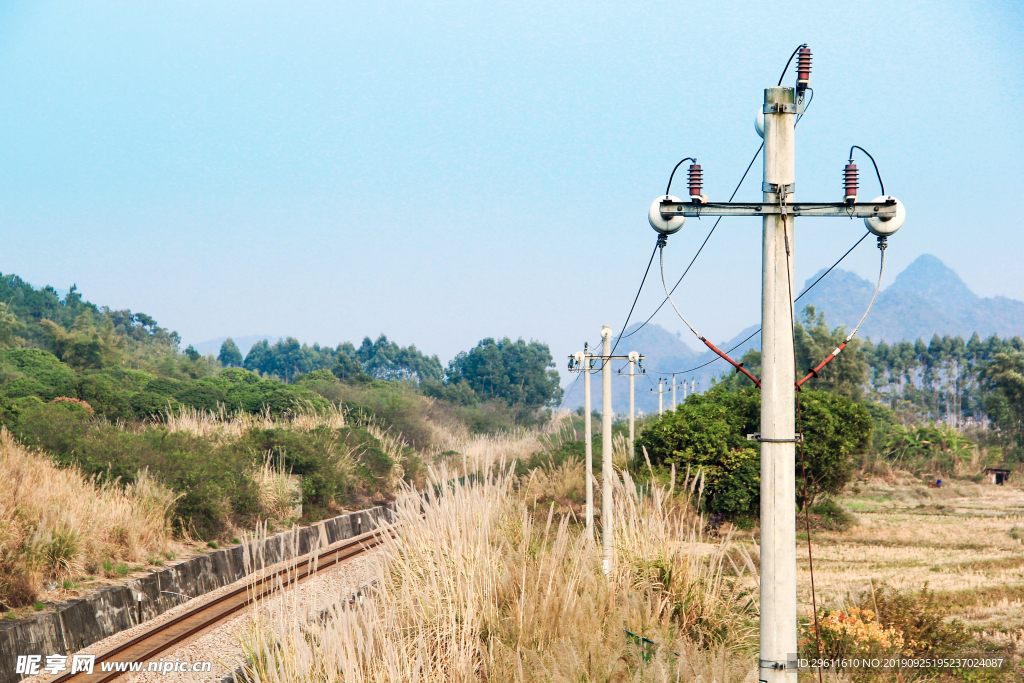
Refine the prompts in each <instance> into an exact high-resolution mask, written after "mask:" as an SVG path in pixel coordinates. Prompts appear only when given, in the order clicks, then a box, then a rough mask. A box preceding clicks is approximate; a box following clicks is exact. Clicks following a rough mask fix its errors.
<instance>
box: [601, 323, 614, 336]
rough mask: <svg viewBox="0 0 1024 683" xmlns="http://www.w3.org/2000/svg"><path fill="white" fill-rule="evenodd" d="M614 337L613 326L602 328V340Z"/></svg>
mask: <svg viewBox="0 0 1024 683" xmlns="http://www.w3.org/2000/svg"><path fill="white" fill-rule="evenodd" d="M611 336H612V327H611V325H605V326H604V327H602V328H601V339H609V338H610V337H611Z"/></svg>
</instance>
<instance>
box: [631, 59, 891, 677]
mask: <svg viewBox="0 0 1024 683" xmlns="http://www.w3.org/2000/svg"><path fill="white" fill-rule="evenodd" d="M798 53H799V58H798V60H797V82H796V87H795V88H793V87H769V88H765V90H764V105H763V107H762V108H761V111H759V112H758V121H757V128H758V132H759V133H761V134H762V137H763V138H764V180H763V182H762V183H761V191H762V193H763V197H762V200H761V201H759V202H736V203H733V202H717V203H716V202H709V201H708V200H707V197H706V196H705V195H702V194H701V186H700V177H701V175H700V174H701V169H700V167H699V166H696V162H694V165H693V166H691V187H690V195H691V196H690V198H689V199H688V200H686V201H682V200H679V199H676V198H675V197H672V196H669V195H664V196H662V197H659V198H658V199H656V200H655V203H654V204H652V206H651V211H650V214H649V218H650V221H651V226H652V227H654V229H655V230H657V231H658V232H659V233H661V234H662V235H670V234H672V233H674V232H676V231H677V230H679V229H680V228H681V227H682V222H681V221H680V220H679V218H681V217H684V216H704V217H708V216H759V217H761V218H762V259H761V264H762V275H761V289H762V297H761V357H762V373H763V374H762V377H761V379H760V385H761V432H760V434H751V435H749V436H748V438H751V439H755V440H757V441H759V442H760V444H761V642H760V657H759V661H758V666H759V671H758V673H759V675H758V679H759V680H761V681H764V682H765V683H784V682H792V681H794V680H796V679H795V677H794V676H795V674H796V661H795V660H796V656H797V601H796V513H795V510H796V492H795V477H794V474H795V472H796V466H795V449H796V443H797V441H798V440H799V438H800V436H799V435H798V434H797V433H796V428H795V391H796V378H795V367H794V355H793V324H794V323H793V315H794V310H793V303H794V301H793V262H794V258H793V247H794V219H795V217H796V216H830V217H835V218H854V217H857V218H865V219H867V220H865V223H866V224H867V228H868V230H870V231H871V232H872V233H873V234H875V235H876V236H877V237H878V240H879V248H880V249H884V248H885V240H886V238H887V237H888V236H889V235H891V234H893V233H894V232H896V230H898V229H899V227H900V226H901V225H902V224H903V220H904V217H905V213H904V209H903V206H902V204H899V202H897V200H896V199H895V198H894V197H892V196H891V195H883V196H881V197H878V198H877V199H875V200H874V201H873V202H865V203H858V202H857V197H856V179H854V180H853V183H852V184H851V183H850V182H848V183H847V192H846V198H845V201H843V202H832V203H795V202H793V198H794V192H795V191H796V183H795V180H794V177H795V149H796V144H795V140H796V139H795V135H794V132H795V126H796V120H797V117H798V116H800V115H802V114H803V113H804V110H805V107H806V105H807V103H808V99H807V91H808V87H807V86H808V80H809V78H810V70H811V51H810V49H808V48H807V46H806V45H803V46H801V47H800V48H799V49H798ZM796 54H797V53H794V55H796ZM762 119H763V126H762V124H761V120H762ZM851 154H852V150H851ZM680 163H681V162H680ZM851 166H852V160H851ZM848 168H850V167H848ZM853 168H854V169H855V167H853ZM854 173H856V171H855V170H854ZM879 182H880V183H881V177H879ZM883 192H884V190H883ZM658 204H660V209H659V207H658ZM865 315H866V314H865ZM691 329H692V328H691ZM698 336H700V335H698ZM701 340H702V341H704V342H705V344H708V346H710V347H711V348H712V350H715V348H714V346H713V345H711V344H710V343H709V342H707V341H706V340H705V339H704V338H703V337H701ZM840 350H841V347H840V348H839V349H837V350H836V351H834V352H833V354H832V355H833V356H834V355H835V354H838V353H839V351H840ZM719 355H722V356H723V357H725V356H724V354H722V353H721V352H719ZM730 362H732V361H731V360H730ZM733 364H734V365H737V367H738V368H739V367H741V366H740V365H738V364H736V363H733ZM823 365H824V363H823V364H822V366H823ZM820 367H821V366H819V368H818V369H820ZM815 372H816V370H812V371H811V373H812V374H814V373H815ZM751 377H752V376H751ZM752 379H753V377H752ZM756 381H757V380H755V382H756Z"/></svg>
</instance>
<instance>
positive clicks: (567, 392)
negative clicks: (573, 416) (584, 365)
mask: <svg viewBox="0 0 1024 683" xmlns="http://www.w3.org/2000/svg"><path fill="white" fill-rule="evenodd" d="M579 379H580V376H579V373H577V374H576V377H575V378H574V379H573V381H572V384H570V385H569V388H568V389H566V390H565V393H564V394H562V400H561V401H559V402H558V407H559V408H561V407H562V406H563V405H564V404H565V399H567V398H569V394H570V393H572V390H573V389H574V388H575V387H576V382H578V381H579Z"/></svg>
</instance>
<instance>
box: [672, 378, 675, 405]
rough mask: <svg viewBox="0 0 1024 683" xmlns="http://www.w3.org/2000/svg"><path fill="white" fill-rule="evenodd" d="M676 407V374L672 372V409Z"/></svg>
mask: <svg viewBox="0 0 1024 683" xmlns="http://www.w3.org/2000/svg"><path fill="white" fill-rule="evenodd" d="M675 409H676V376H675V373H673V374H672V410H675Z"/></svg>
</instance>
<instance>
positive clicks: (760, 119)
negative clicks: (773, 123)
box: [754, 109, 764, 140]
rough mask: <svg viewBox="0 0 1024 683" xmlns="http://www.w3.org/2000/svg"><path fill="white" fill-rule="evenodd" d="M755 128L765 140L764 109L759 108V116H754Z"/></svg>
mask: <svg viewBox="0 0 1024 683" xmlns="http://www.w3.org/2000/svg"><path fill="white" fill-rule="evenodd" d="M754 130H756V131H757V134H758V135H760V136H761V139H762V140H764V111H763V110H762V109H758V110H757V116H755V117H754Z"/></svg>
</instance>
